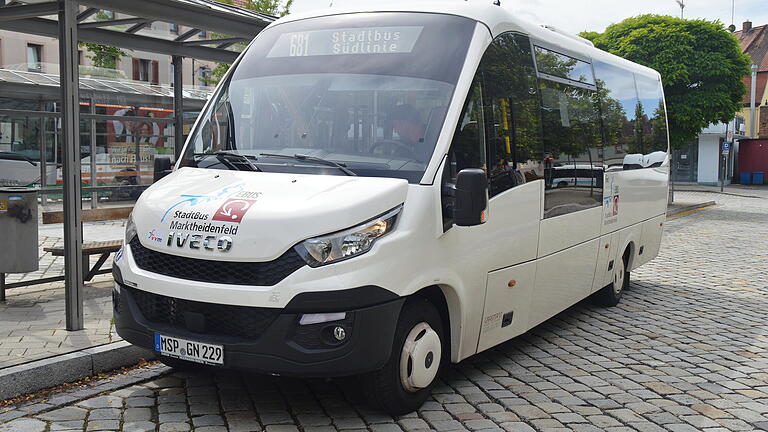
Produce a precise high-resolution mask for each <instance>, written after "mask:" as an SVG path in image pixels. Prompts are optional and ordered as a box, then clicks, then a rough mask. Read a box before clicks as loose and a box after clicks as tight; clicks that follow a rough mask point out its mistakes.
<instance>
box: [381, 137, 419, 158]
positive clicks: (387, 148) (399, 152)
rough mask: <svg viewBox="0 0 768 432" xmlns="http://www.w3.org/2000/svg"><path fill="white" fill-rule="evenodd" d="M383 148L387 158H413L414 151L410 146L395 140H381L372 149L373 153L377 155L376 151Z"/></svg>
mask: <svg viewBox="0 0 768 432" xmlns="http://www.w3.org/2000/svg"><path fill="white" fill-rule="evenodd" d="M379 147H382V149H383V154H384V155H385V156H400V157H408V158H410V157H413V156H414V152H413V149H412V148H410V147H409V146H407V145H405V144H403V143H401V142H400V141H395V140H381V141H378V142H376V143H375V144H374V145H373V146H372V147H371V153H374V154H375V153H376V149H377V148H379Z"/></svg>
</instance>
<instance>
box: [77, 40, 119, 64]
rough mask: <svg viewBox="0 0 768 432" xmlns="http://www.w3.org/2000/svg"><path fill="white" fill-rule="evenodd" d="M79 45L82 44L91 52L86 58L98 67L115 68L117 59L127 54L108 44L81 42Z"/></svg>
mask: <svg viewBox="0 0 768 432" xmlns="http://www.w3.org/2000/svg"><path fill="white" fill-rule="evenodd" d="M80 46H84V47H85V48H86V49H87V50H88V52H90V53H91V55H89V56H88V58H89V59H91V61H92V62H93V65H94V66H96V67H100V68H107V69H116V68H117V60H118V59H119V58H120V57H122V56H126V55H128V53H126V52H125V51H123V50H121V49H120V48H118V47H114V46H109V45H100V44H95V43H86V42H81V43H80Z"/></svg>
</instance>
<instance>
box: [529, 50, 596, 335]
mask: <svg viewBox="0 0 768 432" xmlns="http://www.w3.org/2000/svg"><path fill="white" fill-rule="evenodd" d="M534 44H536V42H534ZM534 54H535V58H536V64H537V68H538V77H539V80H538V83H539V92H540V98H541V107H540V112H541V122H542V131H543V141H544V144H543V148H544V151H545V153H546V157H545V167H544V183H545V192H544V208H543V210H542V215H541V216H542V221H541V225H540V229H539V248H538V253H537V264H536V289H535V292H534V293H533V296H532V302H531V323H530V324H531V327H532V326H534V325H537V324H539V323H541V322H542V321H544V320H546V319H548V318H550V317H552V316H554V315H555V314H557V313H559V312H561V311H563V310H565V309H566V308H568V307H569V306H571V305H573V304H574V303H576V302H578V301H580V300H581V299H583V298H585V297H586V296H588V295H589V294H590V293H591V292H592V285H593V282H594V276H595V265H596V262H597V258H598V256H597V255H598V247H599V246H598V243H599V237H600V227H601V223H602V201H603V182H604V178H603V177H604V167H603V163H602V159H603V148H602V142H603V141H602V137H601V130H600V118H599V115H600V111H599V109H598V107H597V105H596V101H597V100H598V98H597V95H596V89H597V87H596V82H595V79H594V76H593V72H592V68H591V65H590V64H589V59H587V58H581V57H579V56H578V55H576V54H573V55H568V54H564V53H562V52H556V51H554V50H550V49H547V48H544V47H540V46H538V45H535V46H534Z"/></svg>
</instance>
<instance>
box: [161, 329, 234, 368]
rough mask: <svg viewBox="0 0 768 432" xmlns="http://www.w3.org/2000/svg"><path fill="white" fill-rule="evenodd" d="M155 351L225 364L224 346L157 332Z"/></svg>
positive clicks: (182, 358) (178, 357) (192, 359)
mask: <svg viewBox="0 0 768 432" xmlns="http://www.w3.org/2000/svg"><path fill="white" fill-rule="evenodd" d="M155 351H157V352H159V353H160V354H162V355H165V356H168V357H174V358H177V359H181V360H189V361H192V362H196V363H205V364H224V347H223V346H221V345H212V344H207V343H202V342H195V341H190V340H186V339H179V338H175V337H170V336H164V335H161V334H158V333H155Z"/></svg>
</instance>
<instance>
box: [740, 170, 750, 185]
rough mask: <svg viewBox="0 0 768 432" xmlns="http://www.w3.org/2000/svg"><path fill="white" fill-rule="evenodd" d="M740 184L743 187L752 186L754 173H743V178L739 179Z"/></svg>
mask: <svg viewBox="0 0 768 432" xmlns="http://www.w3.org/2000/svg"><path fill="white" fill-rule="evenodd" d="M739 183H741V184H743V185H746V184H752V173H748V172H743V173H741V176H740V177H739Z"/></svg>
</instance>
